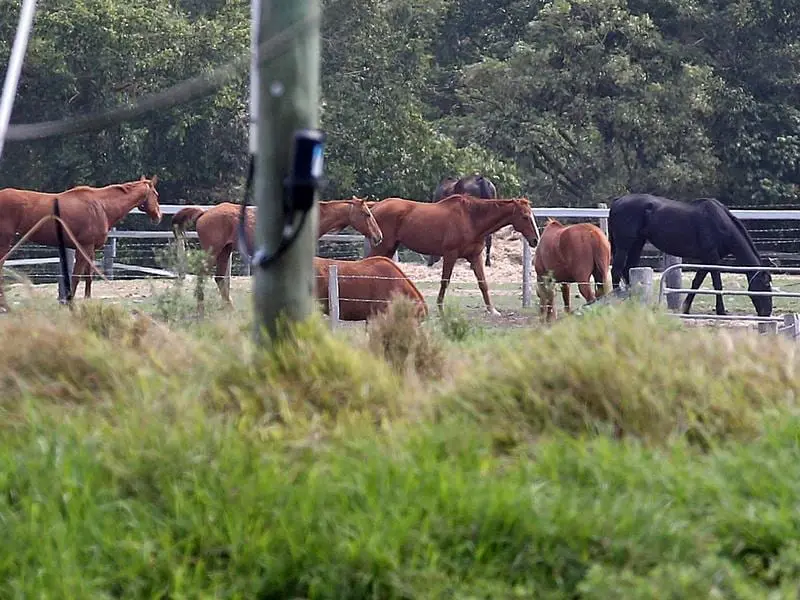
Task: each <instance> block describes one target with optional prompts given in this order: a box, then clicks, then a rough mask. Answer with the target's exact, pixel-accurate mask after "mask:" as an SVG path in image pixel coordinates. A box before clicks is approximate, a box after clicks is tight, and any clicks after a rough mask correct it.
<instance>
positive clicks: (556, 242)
mask: <svg viewBox="0 0 800 600" xmlns="http://www.w3.org/2000/svg"><path fill="white" fill-rule="evenodd" d="M533 265H534V268H535V269H536V281H537V283H536V294H537V296H539V314H540V315H541V316H542V317H544V318H546V320H547V321H548V322H549V321H551V320H552V319H555V317H556V300H555V295H556V292H555V285H556V284H557V283H560V284H561V297H562V298H563V300H564V310H565V311H566V312H567V313H569V312H570V297H569V287H570V283H577V284H578V289H579V290H580V292H581V295H582V296H583V297H584V298H585V299H586V303H587V304H591V303H592V302H594V301H595V300H596V299H597V298H601V297H603V296H604V295H605V294H607V293H609V292H611V275H610V271H609V267H610V265H611V245H610V244H609V241H608V238H607V237H606V234H605V233H603V230H602V229H600V228H599V227H598V226H597V225H593V224H591V223H578V224H576V225H568V226H565V225H562V224H561V223H559V222H558V221H556V220H554V219H548V220H547V225H545V228H544V230H543V231H542V237H541V239H540V240H539V246H538V248H536V255H535V256H534V259H533ZM547 277H552V278H553V280H554V281H545V279H546V278H547ZM589 277H592V278H593V279H594V283H595V287H596V288H597V292H596V293H595V290H594V289H592V286H591V285H590V283H589Z"/></svg>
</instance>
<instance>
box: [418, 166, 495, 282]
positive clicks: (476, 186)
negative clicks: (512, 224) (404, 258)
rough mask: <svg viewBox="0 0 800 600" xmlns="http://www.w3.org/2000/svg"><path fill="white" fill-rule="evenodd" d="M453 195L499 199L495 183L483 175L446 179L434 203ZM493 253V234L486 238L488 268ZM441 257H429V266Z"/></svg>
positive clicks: (441, 184)
mask: <svg viewBox="0 0 800 600" xmlns="http://www.w3.org/2000/svg"><path fill="white" fill-rule="evenodd" d="M453 194H468V195H470V196H474V197H476V198H484V199H486V200H494V199H496V198H497V188H496V187H495V186H494V183H492V181H491V180H490V179H489V178H488V177H484V176H483V175H468V176H467V177H462V178H461V179H456V178H455V177H445V178H444V179H443V180H442V181H441V183H439V186H438V187H437V188H436V192H434V194H433V201H434V202H438V201H439V200H441V199H442V198H447V197H448V196H452V195H453ZM491 252H492V234H491V233H490V234H488V235H487V236H486V266H487V267H491V266H492V261H491V260H490V258H489V254H490V253H491ZM440 258H441V256H434V255H430V256H428V266H429V267H432V266H433V265H435V264H436V263H437V262H438V260H439V259H440Z"/></svg>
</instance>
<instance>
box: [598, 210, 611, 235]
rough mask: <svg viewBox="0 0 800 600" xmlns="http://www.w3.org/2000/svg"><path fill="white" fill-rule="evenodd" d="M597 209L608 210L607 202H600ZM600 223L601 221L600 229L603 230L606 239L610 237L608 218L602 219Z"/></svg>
mask: <svg viewBox="0 0 800 600" xmlns="http://www.w3.org/2000/svg"><path fill="white" fill-rule="evenodd" d="M597 208H599V209H602V210H608V204H606V203H605V202H600V203H599V204H598V205H597ZM599 221H600V229H602V230H603V233H605V234H606V237H608V217H600V219H599Z"/></svg>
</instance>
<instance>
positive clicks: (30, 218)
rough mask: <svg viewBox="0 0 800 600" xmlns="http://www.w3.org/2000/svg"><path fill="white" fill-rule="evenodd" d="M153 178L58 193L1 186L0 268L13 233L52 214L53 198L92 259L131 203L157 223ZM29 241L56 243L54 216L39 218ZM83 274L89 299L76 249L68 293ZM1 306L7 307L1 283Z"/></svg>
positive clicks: (85, 267)
mask: <svg viewBox="0 0 800 600" xmlns="http://www.w3.org/2000/svg"><path fill="white" fill-rule="evenodd" d="M157 183H158V176H157V175H154V176H153V178H152V179H146V178H145V177H142V178H141V179H139V180H138V181H128V182H126V183H115V184H112V185H107V186H105V187H99V188H98V187H89V186H86V185H80V186H77V187H73V188H70V189H68V190H66V191H63V192H61V193H50V192H36V191H32V190H18V189H14V188H4V189H2V190H0V270H2V267H3V264H2V263H3V262H4V257H5V256H6V254H7V253H8V251H9V250H10V249H11V247H12V246H13V245H14V240H15V238H16V236H17V235H19V236H23V235H25V234H26V233H27V232H28V231H29V230H30V229H31V228H32V227H33V226H34V225H35V224H36V223H37V222H38V221H39V220H40V219H42V217H45V216H47V215H51V214H53V200H54V199H55V198H58V204H59V210H60V213H61V219H62V220H63V221H64V223H65V224H66V226H67V227H68V228H69V230H70V231H71V232H72V233H73V234H74V235H75V239H76V240H77V242H78V245H79V246H80V250H82V251H83V253H85V254H86V256H87V257H89V259H90V260H94V256H95V251H96V250H99V249H100V248H102V247H103V245H104V244H105V243H106V239H107V238H108V231H109V229H111V228H112V227H113V226H114V225H116V224H117V223H118V222H119V221H120V220H122V218H123V217H125V216H126V215H127V214H128V213H129V212H130V211H131V210H133V209H134V208H137V207H138V208H139V210H141V211H142V212H144V213H147V215H148V216H149V217H150V220H151V221H152V222H153V223H156V224H157V223H160V222H161V207H160V206H159V203H158V191H156V184H157ZM65 238H66V240H65V242H64V245H65V246H67V247H68V248H75V243H74V242H73V241H72V239H71V238H70V237H69V236H65ZM28 240H29V241H31V242H33V243H35V244H44V245H46V246H58V236H57V233H56V224H55V221H52V220H50V221H46V222H44V223H43V224H42V225H41V227H39V229H38V230H37V231H36V232H35V233H34V234H32V235H31V237H30V238H28ZM76 250H77V248H76ZM83 276H86V279H85V287H84V294H85V296H86V298H91V296H92V274H91V266H90V264H89V263H88V262H87V261H86V259H85V258H84V257H83V254H82V253H81V252H76V253H75V266H74V268H73V271H72V281H71V288H72V296H73V297H74V296H75V293H76V292H77V290H78V283H79V282H80V278H81V277H83ZM0 308H4V309H6V310H8V306H7V304H6V300H5V296H4V295H3V290H2V287H1V286H0Z"/></svg>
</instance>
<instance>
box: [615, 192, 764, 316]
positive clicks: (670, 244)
mask: <svg viewBox="0 0 800 600" xmlns="http://www.w3.org/2000/svg"><path fill="white" fill-rule="evenodd" d="M608 237H609V241H610V242H611V252H612V261H611V281H612V285H613V287H614V289H615V290H616V289H618V288H619V282H620V278H622V279H624V280H625V283H626V284H628V285H630V279H629V277H628V275H629V271H630V269H631V268H632V267H635V266H637V265H638V264H639V258H640V257H641V254H642V248H643V247H644V245H645V243H646V242H647V241H649V242H650V243H651V244H653V246H655V247H656V248H658V249H659V250H661V251H662V252H665V253H666V254H671V255H673V256H680V257H683V258H685V259H688V260H687V262H694V263H697V264H704V265H716V264H721V263H722V259H723V258H725V257H726V256H728V255H733V257H734V264H736V265H740V266H743V267H749V266H752V267H759V266H768V265H769V263H768V262H767V261H764V260H763V259H762V258H761V256H760V255H759V253H758V250H756V247H755V244H754V243H753V240H752V238H751V237H750V234H749V233H748V232H747V229H745V227H744V225H742V222H741V221H740V220H739V219H737V218H736V217H734V216H733V213H731V211H730V210H728V207H727V206H725V205H724V204H722V202H720V201H719V200H717V199H716V198H699V199H697V200H692V201H689V202H679V201H677V200H671V199H669V198H662V197H660V196H652V195H650V194H628V195H626V196H621V197H619V198H617V199H615V200H614V201H613V202H612V203H611V208H610V209H609V212H608ZM708 273H709V272H708V271H705V270H699V271H697V274H696V275H695V277H694V280H693V281H692V289H693V290H696V289H697V288H699V287H700V285H701V284H702V283H703V280H704V279H705V278H706V275H707V274H708ZM746 275H747V289H748V290H749V291H751V292H756V291H758V292H769V291H771V290H772V277H771V275H770V274H769V272H768V271H763V270H759V269H753V270H752V271H747V272H746ZM711 281H712V283H713V284H714V289H715V290H718V291H719V290H722V278H721V276H720V272H719V271H711ZM694 296H695V294H694V293H693V292H691V293H688V294H687V295H686V299H685V300H684V301H683V312H684V314H688V313H689V309H690V308H691V305H692V301H693V300H694ZM750 299H751V300H752V301H753V306H754V307H755V309H756V313H758V315H759V316H761V317H768V316H771V315H772V297H771V296H750ZM716 312H717V314H718V315H724V314H726V312H725V304H724V303H723V301H722V296H720V295H718V296H717V300H716Z"/></svg>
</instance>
